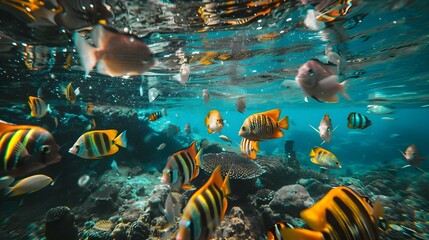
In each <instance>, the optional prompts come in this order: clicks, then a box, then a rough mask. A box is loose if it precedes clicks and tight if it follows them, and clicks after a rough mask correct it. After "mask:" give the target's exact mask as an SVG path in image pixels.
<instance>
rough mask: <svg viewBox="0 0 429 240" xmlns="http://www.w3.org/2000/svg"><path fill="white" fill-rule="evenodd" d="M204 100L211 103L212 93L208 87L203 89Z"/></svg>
mask: <svg viewBox="0 0 429 240" xmlns="http://www.w3.org/2000/svg"><path fill="white" fill-rule="evenodd" d="M203 101H204V103H205V104H207V103H209V101H210V94H209V91H208V90H207V89H203Z"/></svg>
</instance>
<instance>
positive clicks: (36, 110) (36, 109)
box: [28, 96, 51, 118]
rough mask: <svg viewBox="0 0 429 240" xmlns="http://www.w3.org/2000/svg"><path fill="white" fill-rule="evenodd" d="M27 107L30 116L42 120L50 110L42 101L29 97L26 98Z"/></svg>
mask: <svg viewBox="0 0 429 240" xmlns="http://www.w3.org/2000/svg"><path fill="white" fill-rule="evenodd" d="M28 99H29V100H28V105H29V106H30V108H31V116H32V117H34V118H42V117H44V116H45V115H46V113H47V112H50V111H51V109H50V108H49V105H46V103H45V101H43V99H41V98H38V97H33V96H30V97H28Z"/></svg>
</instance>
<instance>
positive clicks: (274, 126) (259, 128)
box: [238, 109, 289, 141]
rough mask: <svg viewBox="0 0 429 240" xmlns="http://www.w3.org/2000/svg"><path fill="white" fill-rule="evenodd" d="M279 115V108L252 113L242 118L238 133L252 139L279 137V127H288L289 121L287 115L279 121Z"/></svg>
mask: <svg viewBox="0 0 429 240" xmlns="http://www.w3.org/2000/svg"><path fill="white" fill-rule="evenodd" d="M279 116H280V109H273V110H270V111H267V112H261V113H255V114H252V115H250V116H249V117H247V118H246V119H245V120H244V122H243V125H242V126H241V128H240V131H239V132H238V135H239V136H242V137H244V138H247V139H249V140H254V141H258V140H264V139H272V138H280V137H282V136H283V132H282V131H281V130H280V128H283V129H288V128H289V122H288V117H287V116H286V117H284V118H282V119H280V121H279Z"/></svg>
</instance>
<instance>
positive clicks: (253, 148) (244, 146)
mask: <svg viewBox="0 0 429 240" xmlns="http://www.w3.org/2000/svg"><path fill="white" fill-rule="evenodd" d="M240 151H241V153H242V154H243V155H244V156H246V157H248V158H250V159H255V158H256V153H257V152H259V143H258V141H252V140H249V139H247V138H242V139H241V142H240Z"/></svg>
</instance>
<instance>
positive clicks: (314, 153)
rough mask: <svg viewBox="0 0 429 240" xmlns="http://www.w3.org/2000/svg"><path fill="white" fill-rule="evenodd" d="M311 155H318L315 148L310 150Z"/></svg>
mask: <svg viewBox="0 0 429 240" xmlns="http://www.w3.org/2000/svg"><path fill="white" fill-rule="evenodd" d="M309 155H310V157H315V156H316V152H315V151H314V149H311V150H310V154H309Z"/></svg>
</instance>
